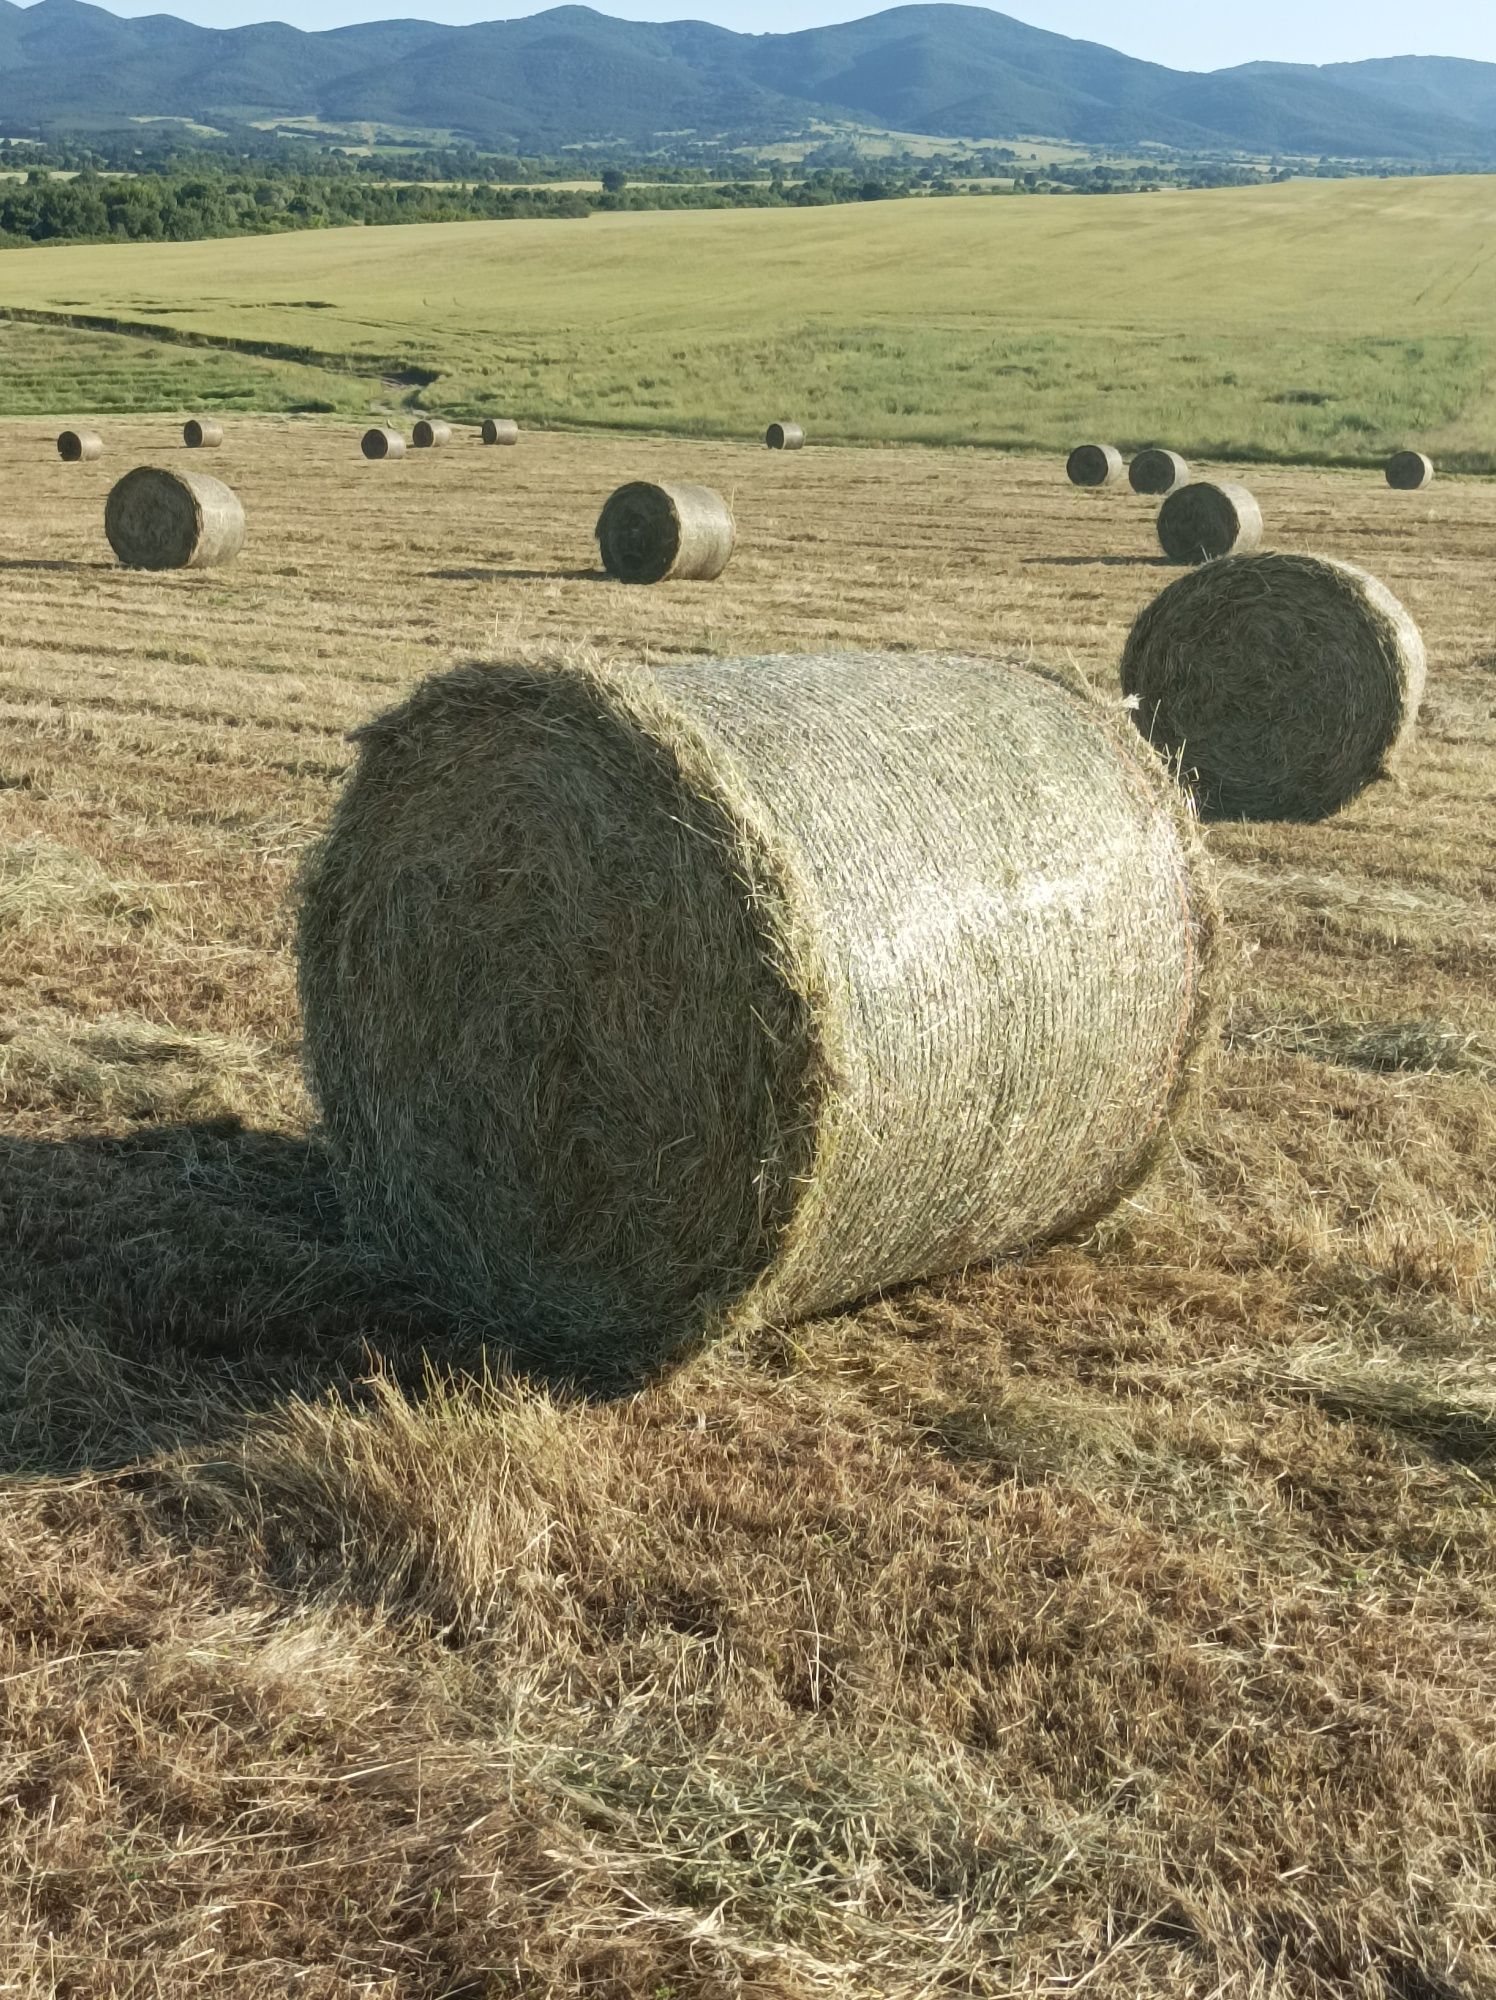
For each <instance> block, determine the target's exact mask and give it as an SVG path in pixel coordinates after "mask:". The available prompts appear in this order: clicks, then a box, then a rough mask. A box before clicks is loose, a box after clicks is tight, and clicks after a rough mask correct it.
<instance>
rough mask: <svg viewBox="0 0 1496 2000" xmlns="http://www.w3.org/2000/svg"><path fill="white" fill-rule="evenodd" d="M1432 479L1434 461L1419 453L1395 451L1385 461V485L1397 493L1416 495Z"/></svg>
mask: <svg viewBox="0 0 1496 2000" xmlns="http://www.w3.org/2000/svg"><path fill="white" fill-rule="evenodd" d="M1433 477H1434V461H1433V460H1432V459H1431V458H1427V457H1425V455H1424V454H1423V453H1422V452H1421V451H1395V452H1394V453H1393V454H1392V456H1391V458H1389V459H1388V461H1387V484H1388V485H1389V486H1391V487H1393V488H1394V489H1395V490H1396V491H1397V492H1399V493H1417V492H1419V491H1421V489H1422V488H1423V487H1425V486H1428V485H1430V484H1431V483H1432V481H1433Z"/></svg>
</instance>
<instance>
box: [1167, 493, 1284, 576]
mask: <svg viewBox="0 0 1496 2000" xmlns="http://www.w3.org/2000/svg"><path fill="white" fill-rule="evenodd" d="M1158 539H1159V544H1160V546H1161V547H1162V549H1163V552H1164V554H1165V555H1166V556H1167V557H1168V558H1169V560H1170V562H1177V563H1203V562H1213V561H1214V560H1215V559H1216V558H1217V557H1218V556H1247V555H1251V554H1252V552H1253V551H1254V550H1255V549H1258V548H1260V547H1261V546H1262V509H1261V508H1260V507H1259V506H1258V505H1257V502H1256V501H1255V500H1254V499H1253V498H1252V495H1251V494H1250V493H1249V492H1248V491H1247V489H1246V487H1245V486H1234V485H1232V484H1231V483H1230V482H1229V481H1227V480H1222V481H1220V482H1219V483H1218V484H1213V483H1212V482H1211V481H1209V480H1206V479H1196V480H1191V481H1189V482H1188V483H1187V484H1186V485H1184V486H1180V487H1178V488H1176V489H1175V491H1174V492H1172V493H1171V494H1170V495H1169V496H1168V498H1167V499H1166V500H1165V501H1164V504H1163V506H1162V507H1160V508H1159V510H1158Z"/></svg>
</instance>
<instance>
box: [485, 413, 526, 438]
mask: <svg viewBox="0 0 1496 2000" xmlns="http://www.w3.org/2000/svg"><path fill="white" fill-rule="evenodd" d="M483 442H484V443H485V444H518V443H519V425H518V424H517V423H516V422H515V421H514V419H513V417H485V418H484V419H483Z"/></svg>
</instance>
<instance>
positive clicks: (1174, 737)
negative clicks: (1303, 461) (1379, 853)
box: [1122, 555, 1425, 821]
mask: <svg viewBox="0 0 1496 2000" xmlns="http://www.w3.org/2000/svg"><path fill="white" fill-rule="evenodd" d="M1424 674H1425V663H1424V649H1423V639H1422V637H1421V635H1420V633H1419V630H1418V627H1417V626H1416V625H1415V624H1414V622H1413V620H1412V618H1410V617H1409V615H1408V613H1407V612H1406V611H1405V610H1404V609H1403V607H1402V605H1401V604H1399V602H1398V601H1397V599H1396V598H1395V597H1394V596H1393V595H1392V593H1391V592H1390V591H1389V590H1387V589H1386V588H1385V587H1384V586H1383V585H1382V584H1380V583H1379V582H1378V581H1377V580H1376V578H1375V577H1373V576H1368V575H1367V574H1366V572H1365V571H1364V570H1360V569H1356V568H1354V567H1353V566H1352V565H1351V564H1350V563H1343V562H1335V561H1331V560H1330V559H1329V558H1328V557H1325V556H1309V555H1245V556H1231V557H1228V558H1226V559H1225V560H1224V561H1220V562H1211V563H1207V564H1205V566H1204V567H1203V568H1201V569H1198V570H1196V571H1195V572H1194V573H1193V574H1192V575H1190V576H1183V577H1180V578H1179V579H1178V580H1177V582H1174V583H1171V584H1170V585H1169V587H1168V589H1167V590H1165V591H1163V592H1162V594H1161V595H1160V596H1159V597H1157V598H1156V599H1155V600H1154V602H1153V603H1152V604H1150V605H1149V606H1148V608H1147V610H1146V611H1144V612H1143V614H1142V616H1141V617H1140V618H1139V619H1138V621H1137V623H1136V624H1135V625H1134V626H1133V628H1132V631H1131V633H1130V635H1129V637H1128V640H1127V645H1126V648H1125V650H1124V652H1123V655H1122V690H1123V693H1124V694H1125V695H1126V697H1127V700H1128V705H1129V707H1130V708H1131V709H1132V714H1133V720H1134V722H1135V723H1136V724H1137V727H1138V729H1139V730H1140V731H1141V733H1142V734H1143V735H1144V736H1146V737H1147V739H1148V740H1149V742H1151V743H1152V744H1153V745H1154V747H1155V748H1156V749H1158V750H1160V751H1162V752H1163V753H1164V754H1165V755H1166V756H1167V757H1168V758H1169V759H1170V761H1171V762H1173V763H1174V764H1175V765H1176V767H1177V768H1178V770H1179V772H1180V775H1181V778H1182V779H1183V780H1184V782H1185V783H1187V784H1188V785H1189V786H1190V788H1191V789H1192V790H1193V792H1194V794H1195V797H1196V799H1197V801H1198V803H1199V809H1200V813H1201V816H1202V817H1203V818H1206V819H1213V820H1219V819H1236V820H1241V819H1248V820H1298V821H1307V820H1321V819H1327V818H1328V817H1329V816H1330V815H1331V814H1332V813H1335V812H1338V811H1339V810H1340V809H1341V807H1342V806H1345V805H1348V804H1349V803H1350V801H1351V800H1352V799H1354V798H1355V797H1356V796H1357V795H1358V794H1359V793H1361V792H1363V791H1364V790H1365V789H1366V787H1367V786H1368V785H1370V784H1372V783H1373V782H1374V781H1375V780H1376V779H1377V778H1380V777H1385V776H1386V775H1387V774H1388V772H1389V770H1390V769H1391V767H1392V765H1393V763H1394V761H1395V759H1396V757H1397V755H1398V754H1399V752H1400V751H1401V750H1402V749H1403V748H1404V747H1405V745H1406V744H1407V743H1408V741H1409V740H1410V739H1411V737H1412V733H1413V728H1414V724H1415V722H1416V720H1417V715H1418V704H1419V701H1420V699H1421V698H1422V694H1423V684H1424Z"/></svg>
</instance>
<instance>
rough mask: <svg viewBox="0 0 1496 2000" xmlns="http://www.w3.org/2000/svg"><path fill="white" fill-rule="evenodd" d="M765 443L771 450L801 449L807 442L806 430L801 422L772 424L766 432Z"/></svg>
mask: <svg viewBox="0 0 1496 2000" xmlns="http://www.w3.org/2000/svg"><path fill="white" fill-rule="evenodd" d="M764 443H765V444H766V445H767V446H768V447H769V449H770V451H799V450H801V449H802V447H803V446H804V443H805V430H804V427H803V426H802V425H800V424H770V426H769V428H768V429H767V430H766V431H765V432H764Z"/></svg>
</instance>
